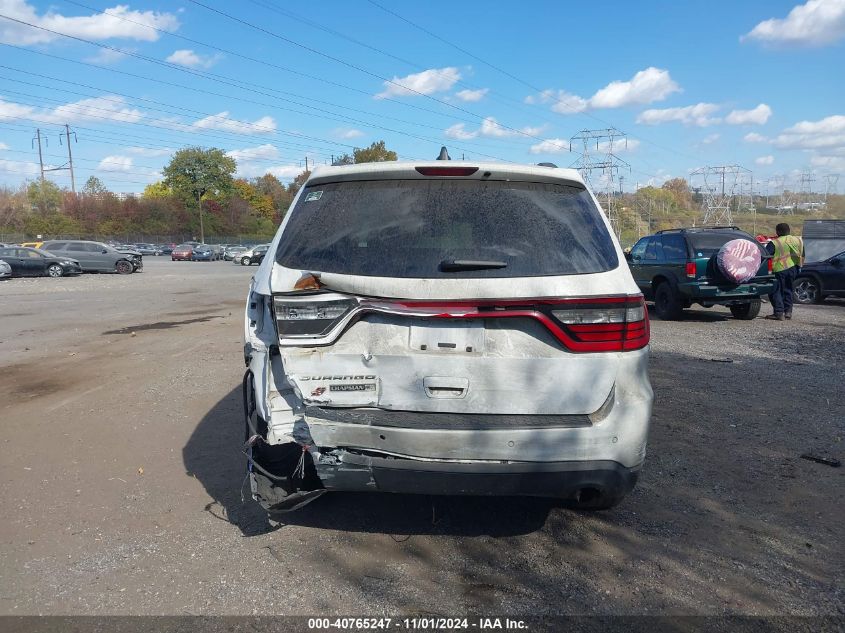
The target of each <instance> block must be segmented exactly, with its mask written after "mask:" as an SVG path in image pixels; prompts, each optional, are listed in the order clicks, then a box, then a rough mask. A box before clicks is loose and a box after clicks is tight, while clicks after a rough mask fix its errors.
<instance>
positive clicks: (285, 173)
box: [261, 165, 305, 180]
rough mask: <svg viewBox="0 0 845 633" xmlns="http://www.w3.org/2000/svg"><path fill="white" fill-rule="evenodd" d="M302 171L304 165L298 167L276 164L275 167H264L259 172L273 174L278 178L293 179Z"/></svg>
mask: <svg viewBox="0 0 845 633" xmlns="http://www.w3.org/2000/svg"><path fill="white" fill-rule="evenodd" d="M303 171H305V168H304V167H298V166H296V165H277V166H276V167H270V169H265V170H264V171H263V172H261V175H263V174H273V175H274V176H275V177H276V178H278V179H279V180H293V179H294V178H296V177H297V176H298V175H299V174H301V173H302V172H303Z"/></svg>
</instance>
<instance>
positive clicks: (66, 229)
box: [0, 141, 397, 239]
mask: <svg viewBox="0 0 845 633" xmlns="http://www.w3.org/2000/svg"><path fill="white" fill-rule="evenodd" d="M396 159H397V155H396V152H393V151H391V150H388V149H387V148H386V147H385V143H384V141H378V142H376V143H373V144H372V145H371V146H370V147H367V148H362V149H356V150H354V151H353V153H352V154H351V155H344V156H341V157H340V158H339V159H338V160H336V161H335V163H334V164H341V165H347V164H354V163H365V162H377V161H388V160H396ZM236 172H237V163H236V161H235V159H233V158H232V157H231V156H228V155H226V153H225V152H224V151H223V150H221V149H217V148H210V149H209V148H202V147H188V148H185V149H180V150H178V151H177V152H175V153H174V154H173V156H172V157H171V159H170V161H169V162H168V164H167V165H166V166H165V167H164V169H163V170H162V179H161V180H160V181H157V182H154V183H152V184H150V185H147V186H146V187H145V188H144V191H143V193H141V194H138V195H130V196H122V195H118V194H116V193H114V192H112V191H110V190H109V189H108V188H107V187H106V186H105V185H104V184H103V183H102V181H101V180H100V179H99V178H97V177H96V176H91V177H90V178H88V180H87V181H86V182H85V184H84V186H83V187H82V189H81V190H80V191H79V192H78V193H76V194H73V193H72V192H70V191H68V190H67V189H64V188H61V187H59V186H58V185H56V184H55V183H54V182H52V181H51V180H48V179H44V180H36V181H33V182H30V183H29V184H24V185H21V186H20V187H17V188H10V187H3V188H0V234H23V235H26V236H27V237H30V238H31V237H35V236H36V235H43V236H45V237H47V236H51V237H52V236H62V235H67V236H87V237H100V238H106V237H113V236H125V235H133V236H146V235H149V236H164V235H167V236H182V237H183V238H185V239H187V237H188V236H190V237H194V236H200V235H201V234H204V235H205V236H215V235H221V236H223V235H227V236H232V235H240V236H243V237H251V238H267V237H270V236H271V235H273V233H274V232H275V230H276V228H277V227H278V226H279V223H280V222H281V221H282V220H283V219H284V217H285V214H286V213H287V212H288V209H289V208H290V205H291V203H292V202H293V199H294V197H295V196H296V194H297V192H298V191H299V189H300V188H301V187H302V185H303V184H304V183H305V181H306V180H307V178H308V176H309V175H310V172H309V171H302V173H300V174H298V175H297V176H296V177H295V178H294V179H293V180H292V181H291V182H289V183H287V184H285V183H283V182H282V181H281V180H279V179H278V178H277V177H276V176H274V175H273V174H272V173H266V174H264V175H263V176H258V177H255V178H236V177H235V173H236ZM135 239H137V238H135Z"/></svg>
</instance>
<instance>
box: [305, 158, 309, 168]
mask: <svg viewBox="0 0 845 633" xmlns="http://www.w3.org/2000/svg"><path fill="white" fill-rule="evenodd" d="M305 171H308V156H306V157H305Z"/></svg>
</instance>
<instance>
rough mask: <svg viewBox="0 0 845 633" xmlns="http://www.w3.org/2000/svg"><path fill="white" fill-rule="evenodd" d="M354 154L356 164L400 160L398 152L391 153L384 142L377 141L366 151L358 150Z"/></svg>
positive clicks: (365, 149) (366, 148)
mask: <svg viewBox="0 0 845 633" xmlns="http://www.w3.org/2000/svg"><path fill="white" fill-rule="evenodd" d="M352 154H353V158H354V159H355V162H356V163H382V162H385V161H390V160H398V159H399V156H398V155H397V154H396V152H394V151H391V150H389V149H387V148H386V147H385V146H384V141H377V142H375V143H373V144H372V145H370V146H369V147H365V148H364V149H356V150H354V151H353V152H352ZM341 164H345V163H341Z"/></svg>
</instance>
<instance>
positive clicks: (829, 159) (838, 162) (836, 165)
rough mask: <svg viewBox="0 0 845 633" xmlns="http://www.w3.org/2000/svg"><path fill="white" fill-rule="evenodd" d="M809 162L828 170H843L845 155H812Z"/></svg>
mask: <svg viewBox="0 0 845 633" xmlns="http://www.w3.org/2000/svg"><path fill="white" fill-rule="evenodd" d="M810 164H811V165H812V166H813V167H823V168H826V169H828V170H830V171H845V156H813V157H812V158H810Z"/></svg>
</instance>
